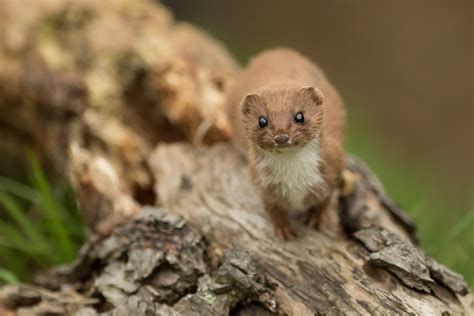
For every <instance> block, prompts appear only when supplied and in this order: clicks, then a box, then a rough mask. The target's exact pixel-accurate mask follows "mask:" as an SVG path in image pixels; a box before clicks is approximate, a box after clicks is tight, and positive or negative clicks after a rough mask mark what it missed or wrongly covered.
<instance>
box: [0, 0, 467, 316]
mask: <svg viewBox="0 0 474 316" xmlns="http://www.w3.org/2000/svg"><path fill="white" fill-rule="evenodd" d="M236 71H238V67H237V66H236V64H235V62H234V61H233V59H232V57H231V56H230V55H229V54H228V53H227V52H226V51H225V49H223V48H222V47H221V46H220V45H219V44H218V43H216V41H215V40H213V39H211V38H210V37H208V36H207V35H206V34H205V33H204V32H202V31H199V30H197V29H196V28H195V27H193V26H190V25H188V24H185V23H182V22H175V21H174V20H173V18H172V16H171V15H170V13H169V12H168V11H167V10H166V9H165V8H163V7H162V6H160V5H157V4H154V3H153V2H150V1H73V2H62V1H54V0H52V1H42V2H39V1H33V2H30V3H29V6H28V7H25V6H24V5H23V4H22V2H20V1H15V0H5V1H2V2H1V3H0V113H2V115H0V137H1V139H2V142H1V147H0V148H1V149H2V151H3V153H4V155H3V159H6V158H9V159H12V157H18V156H21V155H22V153H21V151H20V150H18V145H17V144H18V143H27V144H29V145H30V146H33V147H34V148H35V149H36V150H38V151H39V152H40V153H41V154H42V158H43V161H44V162H45V163H46V164H47V165H49V166H50V170H51V171H53V172H56V173H59V174H61V173H65V174H68V175H69V176H70V178H71V181H72V183H73V185H74V188H75V190H76V193H77V196H78V199H79V201H80V204H81V210H82V212H83V216H84V219H85V223H86V225H87V228H88V241H87V243H86V244H85V245H84V246H83V247H82V249H81V252H80V254H79V255H78V258H77V259H76V260H75V262H73V263H72V264H70V265H68V266H64V267H57V268H54V269H52V270H51V271H46V272H43V273H41V274H39V275H38V277H37V279H36V282H35V285H27V284H23V285H18V286H3V287H0V315H13V314H15V313H17V314H19V315H36V314H76V315H96V314H105V315H130V314H133V315H145V314H148V315H227V314H232V315H269V314H288V315H315V314H318V315H319V314H385V315H386V314H402V313H411V314H436V315H441V314H451V315H459V314H466V315H469V314H472V313H473V308H474V305H473V304H474V303H473V299H472V295H471V293H469V289H468V288H467V286H466V284H465V282H464V281H463V279H462V277H461V276H459V275H457V274H456V273H454V272H451V271H449V270H448V269H447V268H445V267H444V266H442V265H440V264H439V263H437V262H435V261H434V260H433V259H432V258H429V257H427V256H426V255H425V254H424V253H423V251H422V250H421V249H419V248H418V247H417V243H416V234H415V225H414V224H413V222H412V221H411V220H410V219H409V218H408V217H407V216H406V214H405V213H404V212H403V211H402V210H401V209H400V208H398V207H397V206H396V204H395V203H394V202H393V201H392V200H391V199H390V198H389V197H388V196H387V195H386V194H385V192H384V191H383V188H382V185H381V184H380V182H379V181H378V180H377V178H376V177H375V175H374V174H373V173H372V172H371V171H370V170H369V169H368V168H367V167H366V166H365V165H364V164H363V163H362V162H361V161H358V160H357V159H355V158H353V157H350V156H349V157H348V159H347V168H346V170H345V172H344V179H345V187H344V190H343V191H342V192H339V193H338V196H336V197H335V198H334V200H333V201H332V208H331V210H330V212H328V213H327V214H324V217H323V223H322V225H321V230H320V231H315V230H311V229H309V228H306V227H303V226H302V225H299V226H298V229H299V230H300V231H301V233H302V234H301V237H300V238H299V239H297V240H295V241H292V242H281V241H278V240H277V239H276V238H275V237H274V236H273V234H272V232H271V228H270V225H269V223H268V219H267V218H266V216H265V214H264V212H263V208H262V206H261V203H260V201H259V200H258V197H257V195H256V194H255V191H254V188H253V187H252V185H251V184H250V181H249V178H248V173H247V170H246V168H247V166H246V164H247V163H246V160H245V157H244V156H242V155H241V154H240V153H239V152H238V151H237V150H236V149H235V148H234V147H233V146H232V145H230V144H226V143H222V142H223V141H226V140H227V139H228V125H227V121H226V118H225V115H224V111H223V104H224V99H225V92H226V88H227V87H228V85H229V84H230V83H231V81H232V78H233V75H234V74H235V73H236ZM176 141H181V142H180V143H176ZM216 143H219V144H216ZM157 144H158V145H157ZM204 144H205V145H212V144H214V145H213V146H204ZM147 204H149V205H155V206H145V205H147ZM295 220H297V219H295ZM298 222H300V221H298Z"/></svg>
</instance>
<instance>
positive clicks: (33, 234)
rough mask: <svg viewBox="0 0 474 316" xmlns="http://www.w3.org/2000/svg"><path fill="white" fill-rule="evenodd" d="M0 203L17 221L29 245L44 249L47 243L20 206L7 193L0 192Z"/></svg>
mask: <svg viewBox="0 0 474 316" xmlns="http://www.w3.org/2000/svg"><path fill="white" fill-rule="evenodd" d="M0 205H2V206H3V208H4V209H5V210H6V211H7V213H8V214H9V215H10V217H11V218H12V219H13V220H14V221H15V223H17V225H18V226H19V228H20V229H21V231H22V232H23V233H24V234H25V236H27V237H28V239H29V241H28V242H29V245H31V246H34V248H40V249H46V248H47V243H46V241H45V240H44V239H43V236H42V235H41V233H40V232H39V230H38V229H37V226H36V225H35V224H34V223H33V222H32V221H31V220H30V219H29V218H28V216H26V215H25V213H24V211H23V210H22V209H21V208H20V206H19V205H18V204H17V203H16V202H15V200H14V199H12V198H11V197H10V196H9V195H8V194H6V193H3V192H0Z"/></svg>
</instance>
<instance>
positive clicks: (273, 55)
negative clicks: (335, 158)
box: [227, 48, 346, 147]
mask: <svg viewBox="0 0 474 316" xmlns="http://www.w3.org/2000/svg"><path fill="white" fill-rule="evenodd" d="M285 84H292V85H294V84H296V85H299V86H302V87H304V86H314V87H316V88H318V89H319V90H321V91H322V93H323V95H324V103H323V105H324V111H325V114H324V115H325V119H324V122H325V129H326V132H327V133H328V134H330V135H331V136H332V137H335V138H336V139H337V140H339V141H340V142H341V144H342V142H343V138H344V127H345V116H346V114H345V110H344V106H343V103H342V100H341V98H340V97H339V94H338V93H337V91H336V90H335V88H334V87H333V86H332V85H331V83H330V82H329V81H328V80H327V79H326V76H325V75H324V73H323V71H322V70H321V69H320V68H319V67H318V66H317V65H316V64H314V63H312V62H311V61H310V60H308V59H307V58H306V57H304V56H302V55H301V54H299V53H298V52H296V51H294V50H291V49H286V48H276V49H271V50H267V51H264V52H262V53H260V54H259V55H257V56H255V57H254V58H253V59H252V60H251V61H250V63H249V65H248V66H247V67H246V68H245V69H244V70H243V71H242V72H241V73H240V74H239V75H238V77H237V79H236V81H235V83H234V85H233V87H232V88H231V89H230V91H229V94H228V96H227V113H228V116H229V119H230V121H231V126H232V134H233V139H234V141H235V142H236V143H237V144H239V145H241V146H244V147H247V141H246V139H245V137H244V135H243V131H244V127H243V123H242V121H241V113H240V103H241V101H242V100H243V98H244V97H245V96H246V95H247V94H249V93H258V92H259V91H261V90H263V89H265V87H269V86H272V85H278V86H284V85H285Z"/></svg>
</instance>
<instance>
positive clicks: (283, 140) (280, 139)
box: [273, 134, 290, 145]
mask: <svg viewBox="0 0 474 316" xmlns="http://www.w3.org/2000/svg"><path fill="white" fill-rule="evenodd" d="M289 139H290V136H288V134H278V135H276V136H275V137H274V138H273V141H274V142H275V144H277V145H286V144H287V143H288V140H289Z"/></svg>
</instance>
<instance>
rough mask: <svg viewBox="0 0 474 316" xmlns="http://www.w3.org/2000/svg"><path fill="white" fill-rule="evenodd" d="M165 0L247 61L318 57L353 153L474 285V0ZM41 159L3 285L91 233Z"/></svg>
mask: <svg viewBox="0 0 474 316" xmlns="http://www.w3.org/2000/svg"><path fill="white" fill-rule="evenodd" d="M164 2H165V4H167V5H168V6H169V7H170V8H171V9H172V11H173V12H174V14H175V15H176V17H177V18H178V19H180V20H186V21H189V22H191V23H194V24H196V25H200V26H201V27H203V28H204V29H206V30H207V31H208V32H210V33H211V34H212V35H213V36H215V37H216V38H218V39H220V40H221V41H222V42H223V43H224V44H225V45H226V46H227V47H228V48H229V50H230V51H231V52H232V53H233V54H234V56H236V58H237V59H238V60H239V61H240V62H241V63H242V64H243V65H244V64H246V63H247V61H248V60H249V58H250V57H251V56H253V55H254V54H256V53H258V52H260V51H261V50H264V49H266V48H270V47H275V46H287V47H292V48H295V49H297V50H299V51H300V52H302V53H303V54H305V55H307V56H309V57H310V58H312V59H313V60H314V61H316V62H317V63H318V64H319V65H320V66H321V67H322V68H323V69H324V70H325V71H326V73H327V75H328V77H329V78H330V80H331V81H332V82H333V84H334V85H335V86H336V88H337V89H338V90H339V92H340V93H341V95H342V97H343V98H344V100H345V103H346V105H347V107H348V110H349V120H350V122H349V131H348V139H347V146H346V148H347V150H348V151H349V152H352V153H355V154H357V155H359V156H360V157H362V158H363V159H365V160H366V161H367V162H368V163H369V165H370V166H371V167H372V168H373V169H374V170H375V171H376V173H377V174H378V175H379V177H380V178H381V179H382V181H383V183H384V184H385V186H386V189H387V191H388V192H389V193H390V195H391V196H392V197H393V198H394V199H395V200H396V201H397V202H398V203H399V204H400V205H401V206H402V207H403V208H404V209H405V210H406V211H407V212H408V213H409V214H410V215H411V216H412V217H413V218H414V219H415V221H416V223H417V224H418V228H419V236H420V238H421V242H422V246H423V248H424V249H425V250H426V251H427V253H428V254H429V255H432V256H434V257H435V258H437V259H438V260H439V261H440V262H442V263H444V264H446V265H448V266H449V267H451V268H453V269H454V270H455V271H458V272H460V273H462V274H463V275H464V276H465V278H466V279H467V281H468V282H469V283H470V285H471V287H472V286H474V264H472V262H473V260H474V255H473V254H474V102H473V99H474V97H473V87H474V84H473V83H474V82H473V71H474V65H473V63H474V61H473V56H474V55H473V41H474V40H473V39H474V34H473V32H474V31H473V30H474V28H473V4H472V2H471V1H457V0H454V1H435V0H433V1H421V0H415V1H410V2H408V1H375V0H370V1H343V0H338V1H331V2H330V1H270V0H266V1H247V0H240V1H217V0H213V1H209V0H206V1H191V0H189V1H179V2H177V1H171V0H168V1H164ZM29 157H30V158H29V161H28V162H26V163H25V170H9V172H8V175H6V176H3V177H0V208H1V209H2V212H3V214H5V215H4V216H2V218H1V221H0V230H1V231H2V234H0V282H2V281H3V282H15V281H18V280H28V279H30V278H31V277H32V274H33V272H34V270H35V269H36V268H43V267H46V266H49V265H54V264H58V263H63V262H68V261H70V260H71V259H72V258H73V257H74V254H75V252H76V251H77V249H78V247H79V245H80V243H81V241H82V240H83V231H82V224H81V221H80V217H79V215H78V211H77V206H76V203H75V199H74V194H73V192H72V191H71V189H70V187H69V185H68V184H67V183H54V184H51V183H50V182H49V181H48V179H47V178H46V175H45V174H44V172H43V170H42V168H41V166H40V165H39V163H38V161H37V159H36V158H35V156H34V155H33V154H30V155H29ZM3 167H5V168H3ZM6 167H8V166H2V169H8V168H6ZM18 175H21V179H20V180H18ZM27 175H29V176H27Z"/></svg>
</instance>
